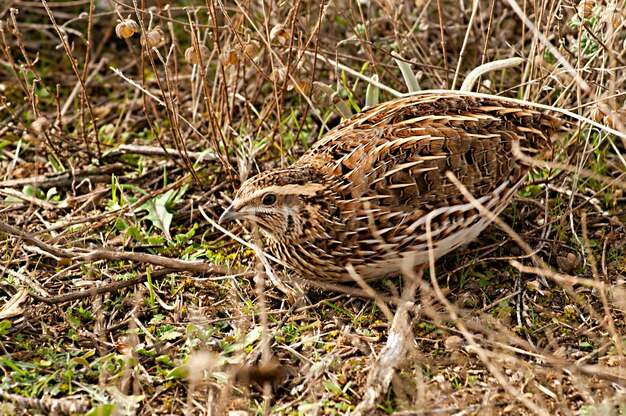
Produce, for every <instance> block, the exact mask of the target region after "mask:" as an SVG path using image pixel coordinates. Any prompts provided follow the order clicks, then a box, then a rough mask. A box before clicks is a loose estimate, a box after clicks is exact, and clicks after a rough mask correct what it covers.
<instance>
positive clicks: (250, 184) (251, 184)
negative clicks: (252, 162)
mask: <svg viewBox="0 0 626 416" xmlns="http://www.w3.org/2000/svg"><path fill="white" fill-rule="evenodd" d="M329 204H331V201H330V200H329V198H328V188H327V186H326V185H325V184H324V180H323V177H321V176H320V175H317V174H315V171H314V170H313V169H310V168H302V167H300V168H285V169H274V170H270V171H267V172H264V173H261V174H259V175H256V176H254V177H252V178H250V179H248V180H247V181H245V182H244V183H243V184H242V185H241V187H240V188H239V191H238V192H237V195H236V196H235V199H234V200H233V202H232V204H231V205H230V206H229V207H228V208H227V209H226V211H224V213H223V214H222V216H221V217H220V219H219V222H220V223H222V224H223V223H225V222H228V221H232V220H236V219H240V220H248V221H251V222H253V223H255V224H256V225H258V226H259V227H260V228H261V230H262V231H263V232H264V234H265V235H266V236H268V237H269V238H271V239H273V240H275V241H276V242H280V243H290V242H294V241H298V240H302V239H304V238H316V237H320V233H323V222H324V220H323V217H324V214H325V213H326V216H328V209H329V208H330V207H329Z"/></svg>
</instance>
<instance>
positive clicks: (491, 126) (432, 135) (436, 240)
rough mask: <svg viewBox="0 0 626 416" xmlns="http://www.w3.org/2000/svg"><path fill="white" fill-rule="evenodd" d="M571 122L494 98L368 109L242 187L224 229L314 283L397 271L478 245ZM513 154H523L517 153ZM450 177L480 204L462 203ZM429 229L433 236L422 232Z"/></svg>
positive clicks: (423, 99)
mask: <svg viewBox="0 0 626 416" xmlns="http://www.w3.org/2000/svg"><path fill="white" fill-rule="evenodd" d="M565 129H566V123H565V122H564V121H563V120H562V119H560V118H559V117H557V116H554V115H549V114H546V113H545V112H543V111H539V110H537V109H534V108H532V107H530V106H526V105H520V104H518V103H516V102H515V101H513V100H507V99H503V98H499V97H496V96H485V95H476V94H467V93H462V92H452V91H451V92H436V93H432V92H430V93H429V92H425V93H421V94H417V95H412V96H408V97H404V98H400V99H397V100H394V101H389V102H386V103H382V104H379V105H376V106H373V107H370V108H367V109H365V110H364V111H362V112H361V113H359V114H356V115H354V116H353V117H351V118H350V119H348V120H346V121H344V122H343V123H341V124H340V125H339V126H337V127H335V128H334V129H332V130H330V131H329V132H327V133H326V134H325V135H324V136H323V137H322V138H321V139H320V140H319V141H318V142H317V143H315V144H314V145H313V146H312V147H311V148H310V149H309V150H308V151H307V152H306V153H305V154H304V155H303V156H302V157H301V158H300V159H298V160H297V161H296V162H295V163H294V164H293V165H291V166H289V167H286V168H278V169H272V170H269V171H266V172H263V173H260V174H258V175H256V176H254V177H252V178H250V179H248V180H246V181H245V182H244V183H243V184H242V185H241V187H240V188H239V190H238V192H237V194H236V196H235V199H234V200H233V201H232V204H231V205H230V206H229V207H228V208H227V209H226V211H224V213H223V214H222V216H221V217H220V222H221V223H224V222H227V221H231V220H236V219H239V220H248V221H250V222H252V223H254V224H256V225H257V226H258V227H259V229H260V231H261V234H262V236H263V238H264V247H265V249H266V250H268V251H269V252H270V253H271V254H273V255H274V256H275V257H277V258H278V259H280V260H281V261H282V262H283V263H284V264H285V265H286V266H287V267H288V268H289V269H291V270H293V271H295V272H296V273H297V274H299V275H300V276H301V277H304V278H306V279H311V280H315V281H320V282H345V281H351V280H353V274H350V273H349V272H348V269H347V266H348V265H352V267H353V268H354V269H353V273H354V272H356V273H357V274H358V275H359V276H360V278H362V279H364V280H366V281H367V280H375V279H380V278H383V277H385V276H391V275H397V274H399V273H400V272H401V269H402V268H403V267H405V264H406V262H409V264H410V265H411V266H414V267H420V266H424V265H427V264H428V261H429V241H428V238H429V237H430V240H431V241H430V243H431V244H432V245H430V249H431V250H432V251H433V253H432V254H433V256H434V258H435V259H436V258H439V257H441V256H443V255H444V254H446V253H448V252H450V251H451V250H454V249H456V248H458V247H459V246H462V245H464V244H467V243H469V242H471V241H472V240H474V239H475V238H476V237H477V236H478V235H479V234H480V232H481V231H483V230H484V229H485V227H487V225H489V223H490V222H491V220H490V218H489V217H487V216H485V215H482V214H481V213H480V212H479V210H478V209H477V208H476V201H477V202H478V203H480V204H482V205H483V206H484V207H486V208H487V209H488V210H489V211H491V212H493V214H495V215H497V214H498V213H500V212H501V211H502V210H503V209H504V208H505V207H506V206H507V204H508V203H509V202H510V200H511V198H512V196H513V195H514V193H515V192H516V190H517V188H518V187H519V186H520V184H521V183H522V182H523V180H524V177H525V175H526V173H527V172H528V170H529V169H530V166H529V164H528V163H527V162H525V161H524V160H520V159H519V158H518V157H516V153H515V152H514V147H516V146H519V147H518V148H519V149H520V150H521V151H522V152H523V153H524V154H526V155H528V156H530V157H533V158H536V157H541V156H542V154H544V153H545V152H546V151H547V150H549V149H550V148H551V147H552V141H553V139H554V136H555V135H556V134H557V133H560V132H563V131H564V130H565ZM517 154H518V153H517ZM447 172H452V173H453V174H454V175H455V176H456V177H457V178H458V180H459V181H460V182H461V183H462V184H463V185H464V186H465V188H466V189H467V190H468V191H469V192H470V193H471V194H472V195H473V197H474V198H475V199H476V201H473V202H472V201H470V200H468V199H467V198H465V197H464V196H463V194H462V193H461V192H460V191H459V188H458V187H457V186H456V185H455V184H454V183H453V182H452V181H451V180H450V178H449V177H448V176H447ZM428 233H429V236H428V235H427V234H428Z"/></svg>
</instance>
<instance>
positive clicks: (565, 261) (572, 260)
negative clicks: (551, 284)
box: [556, 253, 581, 273]
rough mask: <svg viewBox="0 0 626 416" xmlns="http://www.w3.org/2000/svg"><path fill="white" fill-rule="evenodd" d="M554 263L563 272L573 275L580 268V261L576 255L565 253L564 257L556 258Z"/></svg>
mask: <svg viewBox="0 0 626 416" xmlns="http://www.w3.org/2000/svg"><path fill="white" fill-rule="evenodd" d="M556 263H557V264H558V265H559V268H560V269H561V270H562V271H563V272H565V273H573V272H574V271H575V270H576V269H577V268H578V266H580V263H581V260H580V258H579V257H578V256H577V255H576V254H574V253H567V255H565V256H557V257H556Z"/></svg>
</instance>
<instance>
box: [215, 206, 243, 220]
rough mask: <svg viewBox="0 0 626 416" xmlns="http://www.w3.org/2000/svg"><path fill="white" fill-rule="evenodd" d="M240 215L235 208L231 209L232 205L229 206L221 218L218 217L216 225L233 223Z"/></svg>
mask: <svg viewBox="0 0 626 416" xmlns="http://www.w3.org/2000/svg"><path fill="white" fill-rule="evenodd" d="M241 217H242V215H241V213H240V212H238V211H237V210H236V209H235V207H233V206H232V205H231V206H229V207H228V208H226V211H224V213H223V214H222V216H221V217H220V219H219V221H218V223H220V224H226V223H227V222H229V221H233V220H236V219H237V218H241Z"/></svg>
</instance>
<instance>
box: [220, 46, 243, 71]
mask: <svg viewBox="0 0 626 416" xmlns="http://www.w3.org/2000/svg"><path fill="white" fill-rule="evenodd" d="M220 63H221V64H222V65H224V66H225V67H229V66H233V65H237V64H238V63H239V57H238V56H237V52H235V51H234V50H232V49H224V50H223V51H222V53H220Z"/></svg>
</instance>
